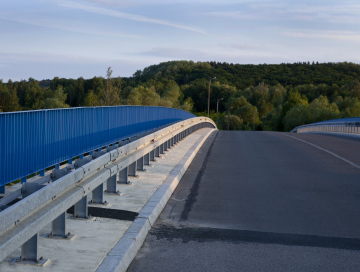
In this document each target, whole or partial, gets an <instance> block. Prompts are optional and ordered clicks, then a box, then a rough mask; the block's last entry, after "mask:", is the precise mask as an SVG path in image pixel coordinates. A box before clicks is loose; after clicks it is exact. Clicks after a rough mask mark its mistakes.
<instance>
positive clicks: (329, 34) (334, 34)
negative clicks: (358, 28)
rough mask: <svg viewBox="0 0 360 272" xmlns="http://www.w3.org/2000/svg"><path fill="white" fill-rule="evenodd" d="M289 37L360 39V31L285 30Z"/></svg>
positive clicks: (357, 40) (285, 34)
mask: <svg viewBox="0 0 360 272" xmlns="http://www.w3.org/2000/svg"><path fill="white" fill-rule="evenodd" d="M282 34H283V35H284V36H287V37H296V38H308V39H318V38H320V39H332V40H344V41H356V42H359V41H360V33H359V32H353V31H316V32H315V31H312V32H309V31H307V32H306V31H305V32H284V33H282Z"/></svg>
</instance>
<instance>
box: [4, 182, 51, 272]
mask: <svg viewBox="0 0 360 272" xmlns="http://www.w3.org/2000/svg"><path fill="white" fill-rule="evenodd" d="M25 179H26V178H25ZM41 188H42V186H41V185H40V184H37V183H26V182H25V183H23V184H22V188H21V194H22V197H23V198H25V197H27V196H29V195H31V194H33V193H35V192H36V191H38V190H40V189H41ZM47 261H48V260H47V259H45V260H44V259H43V258H41V260H40V259H39V233H37V234H35V235H34V236H33V237H31V238H30V239H29V240H28V241H26V242H25V243H24V244H23V245H22V246H21V257H20V258H16V259H14V260H12V261H11V262H12V263H25V264H33V265H39V266H43V265H44V264H45V263H46V262H47Z"/></svg>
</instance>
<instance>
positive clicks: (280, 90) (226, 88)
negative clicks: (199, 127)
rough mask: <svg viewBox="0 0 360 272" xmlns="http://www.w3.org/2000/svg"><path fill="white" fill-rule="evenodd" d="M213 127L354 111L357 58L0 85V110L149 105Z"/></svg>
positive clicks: (283, 124)
mask: <svg viewBox="0 0 360 272" xmlns="http://www.w3.org/2000/svg"><path fill="white" fill-rule="evenodd" d="M214 76H216V78H217V79H216V80H213V81H212V83H211V100H210V109H211V110H212V111H211V114H210V117H211V118H213V119H214V120H216V112H215V109H216V102H217V100H218V99H220V98H223V100H221V101H219V102H220V103H219V115H218V120H219V122H218V125H219V128H223V129H226V128H227V120H228V111H227V110H228V109H229V108H230V107H231V110H230V118H229V120H230V129H243V130H251V129H252V127H253V120H254V114H255V129H256V130H276V131H289V130H291V129H292V128H294V127H295V126H298V125H302V124H306V123H312V122H317V121H322V120H327V119H334V118H341V117H354V116H360V82H359V80H360V65H357V64H353V63H346V62H344V63H320V64H319V63H309V62H308V63H294V64H279V65H267V64H263V65H239V64H231V63H230V64H229V63H218V62H196V63H195V62H192V61H171V62H166V63H161V64H159V65H152V66H149V67H147V68H145V69H144V70H143V71H140V70H139V71H137V72H136V73H135V74H134V75H133V76H132V77H129V78H120V77H118V78H114V77H112V70H111V67H109V68H108V70H107V72H106V78H102V77H94V78H92V79H87V80H85V79H83V78H78V79H64V78H58V77H55V78H54V79H52V80H43V81H40V82H38V81H36V80H34V79H32V78H30V79H29V80H28V81H25V80H23V81H20V82H12V81H9V82H7V83H2V82H1V84H0V111H4V112H6V111H17V110H35V109H44V108H65V107H80V106H84V107H86V106H100V105H120V104H121V105H155V106H165V107H174V108H180V109H184V110H187V111H191V112H193V113H194V114H196V115H207V112H206V110H207V97H208V84H209V80H210V78H212V77H214Z"/></svg>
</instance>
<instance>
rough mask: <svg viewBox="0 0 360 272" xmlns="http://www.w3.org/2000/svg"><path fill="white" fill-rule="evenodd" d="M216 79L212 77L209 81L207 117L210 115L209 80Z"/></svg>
mask: <svg viewBox="0 0 360 272" xmlns="http://www.w3.org/2000/svg"><path fill="white" fill-rule="evenodd" d="M213 79H216V77H213V78H211V79H210V80H209V95H208V117H209V115H210V84H211V80H213Z"/></svg>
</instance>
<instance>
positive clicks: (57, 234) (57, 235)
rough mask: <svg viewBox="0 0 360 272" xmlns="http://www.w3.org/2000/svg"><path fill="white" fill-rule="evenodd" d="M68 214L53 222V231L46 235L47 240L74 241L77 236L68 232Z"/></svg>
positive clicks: (63, 214) (61, 215)
mask: <svg viewBox="0 0 360 272" xmlns="http://www.w3.org/2000/svg"><path fill="white" fill-rule="evenodd" d="M66 218H67V215H66V212H64V213H62V214H60V215H59V216H58V217H57V218H56V219H55V220H53V221H52V231H51V232H50V233H49V234H47V235H46V238H53V239H66V240H72V239H73V238H75V235H72V234H71V233H70V232H67V228H66Z"/></svg>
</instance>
